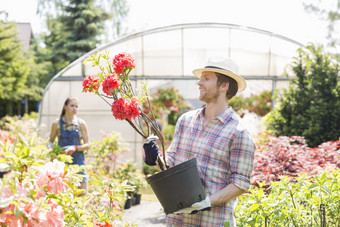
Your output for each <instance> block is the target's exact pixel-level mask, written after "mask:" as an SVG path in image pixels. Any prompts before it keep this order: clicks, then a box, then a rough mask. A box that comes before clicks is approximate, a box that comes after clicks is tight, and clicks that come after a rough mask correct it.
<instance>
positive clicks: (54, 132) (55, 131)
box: [48, 122, 58, 144]
mask: <svg viewBox="0 0 340 227" xmlns="http://www.w3.org/2000/svg"><path fill="white" fill-rule="evenodd" d="M57 135H58V122H53V123H52V127H51V134H50V140H49V141H48V143H49V144H53V143H54V140H55V138H56V137H57Z"/></svg>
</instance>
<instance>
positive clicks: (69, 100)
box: [60, 97, 79, 117]
mask: <svg viewBox="0 0 340 227" xmlns="http://www.w3.org/2000/svg"><path fill="white" fill-rule="evenodd" d="M72 100H75V101H77V102H79V100H78V99H77V98H76V97H68V98H67V99H66V100H65V103H64V105H63V109H62V110H61V114H60V117H63V116H64V115H65V106H67V105H68V104H69V103H70V102H71V101H72Z"/></svg>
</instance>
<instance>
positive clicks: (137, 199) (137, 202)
mask: <svg viewBox="0 0 340 227" xmlns="http://www.w3.org/2000/svg"><path fill="white" fill-rule="evenodd" d="M141 198H142V194H135V199H136V203H135V204H136V205H138V204H140V200H141Z"/></svg>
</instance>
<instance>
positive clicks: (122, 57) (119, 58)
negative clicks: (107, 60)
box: [113, 53, 135, 75]
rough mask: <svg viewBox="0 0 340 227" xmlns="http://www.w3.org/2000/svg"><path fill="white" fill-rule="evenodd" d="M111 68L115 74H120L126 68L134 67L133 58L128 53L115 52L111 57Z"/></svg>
mask: <svg viewBox="0 0 340 227" xmlns="http://www.w3.org/2000/svg"><path fill="white" fill-rule="evenodd" d="M113 68H114V70H115V72H116V73H117V75H122V74H124V71H125V70H126V69H133V68H135V60H134V59H133V58H132V57H131V55H130V54H128V53H120V54H117V55H116V56H115V57H114V59H113Z"/></svg>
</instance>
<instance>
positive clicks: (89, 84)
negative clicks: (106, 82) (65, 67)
mask: <svg viewBox="0 0 340 227" xmlns="http://www.w3.org/2000/svg"><path fill="white" fill-rule="evenodd" d="M99 87H100V80H99V78H98V77H96V76H88V77H86V78H84V80H83V92H87V91H88V92H95V91H97V90H98V88H99Z"/></svg>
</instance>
